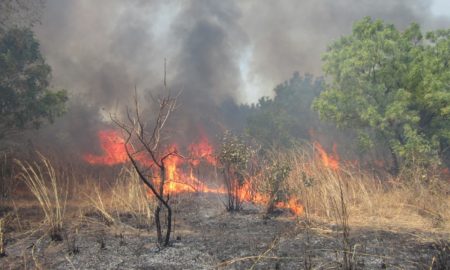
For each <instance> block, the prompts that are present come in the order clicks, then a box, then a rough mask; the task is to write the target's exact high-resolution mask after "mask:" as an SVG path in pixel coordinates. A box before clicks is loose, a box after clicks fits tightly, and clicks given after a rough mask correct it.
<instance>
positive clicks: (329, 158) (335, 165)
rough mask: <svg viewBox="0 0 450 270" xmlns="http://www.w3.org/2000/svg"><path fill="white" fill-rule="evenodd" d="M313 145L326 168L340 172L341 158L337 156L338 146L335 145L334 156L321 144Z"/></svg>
mask: <svg viewBox="0 0 450 270" xmlns="http://www.w3.org/2000/svg"><path fill="white" fill-rule="evenodd" d="M313 145H314V148H315V149H316V150H317V153H318V154H319V157H320V159H321V160H322V163H323V165H324V166H325V167H327V168H330V169H333V170H339V156H338V154H337V146H336V144H333V155H331V154H328V153H327V152H326V151H325V149H324V148H323V146H322V145H321V144H320V143H319V142H317V141H316V142H314V143H313Z"/></svg>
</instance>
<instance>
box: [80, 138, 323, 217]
mask: <svg viewBox="0 0 450 270" xmlns="http://www.w3.org/2000/svg"><path fill="white" fill-rule="evenodd" d="M98 138H99V140H100V146H101V148H102V152H103V153H102V155H93V154H86V155H84V156H83V159H84V160H85V161H86V162H88V163H89V164H93V165H108V166H112V165H117V164H124V163H126V162H128V156H127V153H126V150H125V140H124V139H123V137H122V136H121V135H120V133H118V132H117V131H114V130H102V131H99V132H98ZM176 148H177V147H176V145H172V146H170V147H169V148H168V149H170V151H171V152H176V151H175V149H176ZM188 150H189V152H190V156H191V158H190V159H189V164H190V165H191V167H190V171H189V173H184V172H183V170H182V169H180V168H183V165H184V164H185V163H186V160H185V159H184V158H182V157H181V156H178V155H176V154H173V155H170V156H168V157H167V158H166V159H165V160H164V167H165V177H166V181H165V185H164V190H165V193H166V194H177V193H183V192H203V193H216V194H227V190H226V188H225V187H217V188H212V187H209V186H208V185H206V184H205V183H204V181H201V180H200V179H198V178H197V177H196V176H195V175H194V172H193V167H197V166H198V165H199V164H200V162H201V161H204V162H206V163H207V164H209V165H212V166H217V159H216V158H215V156H214V148H213V146H212V145H211V144H210V143H209V140H208V138H207V137H205V136H202V137H201V139H200V140H199V142H198V143H193V144H191V145H190V146H189V147H188ZM324 153H326V152H324ZM136 159H137V160H138V161H139V162H141V163H142V164H143V165H144V166H149V165H150V164H151V162H150V159H149V158H148V157H146V156H145V155H143V154H138V155H137V157H136ZM185 167H186V166H184V168H185ZM154 169H155V170H157V168H154ZM155 175H159V172H157V171H155ZM153 181H154V183H155V184H156V185H158V183H160V181H161V178H160V176H158V177H155V178H154V179H153ZM252 182H253V181H250V179H249V180H247V181H245V182H244V184H243V185H242V187H241V188H240V190H239V195H238V196H239V199H240V200H241V201H246V202H253V203H257V204H267V203H268V202H269V199H270V198H269V197H268V196H267V195H264V194H261V193H258V192H256V191H255V188H254V187H253V186H252V184H251V183H252ZM147 193H148V195H149V196H152V195H153V194H152V192H151V191H150V190H148V191H147ZM276 206H277V207H278V208H285V209H289V210H290V211H291V212H292V213H293V214H295V215H301V214H302V213H303V205H302V204H301V203H299V202H298V200H297V199H296V198H293V197H292V198H290V199H289V200H288V202H286V203H278V204H277V205H276Z"/></svg>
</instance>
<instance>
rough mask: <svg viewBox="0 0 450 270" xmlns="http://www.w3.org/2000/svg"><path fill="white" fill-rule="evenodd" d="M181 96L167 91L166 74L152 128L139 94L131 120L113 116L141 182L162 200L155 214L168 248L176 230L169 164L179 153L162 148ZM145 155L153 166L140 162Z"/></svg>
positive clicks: (130, 114) (159, 237) (161, 241)
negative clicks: (163, 221) (163, 215)
mask: <svg viewBox="0 0 450 270" xmlns="http://www.w3.org/2000/svg"><path fill="white" fill-rule="evenodd" d="M180 93H181V92H180ZM180 93H178V94H177V95H175V96H173V95H172V93H171V91H170V89H168V87H167V83H166V71H165V70H164V93H163V95H161V96H160V97H158V98H153V100H154V101H155V103H156V104H157V105H158V106H159V111H158V112H157V113H156V114H155V118H154V121H153V122H152V126H151V127H148V126H147V125H146V124H145V123H146V121H145V120H144V116H143V115H142V111H141V110H140V107H139V102H138V97H137V92H136V91H135V96H134V108H133V110H131V111H130V110H129V109H127V111H126V114H127V119H126V120H124V121H123V120H120V119H119V118H118V117H116V116H111V119H112V120H113V121H114V122H115V123H116V124H117V126H119V127H120V128H121V129H122V130H123V131H124V132H125V133H126V135H127V139H126V142H125V150H126V152H127V155H128V158H129V160H130V161H131V164H132V165H133V167H134V169H135V170H136V172H137V174H138V175H139V178H140V179H141V181H142V182H143V183H144V184H145V185H146V186H147V187H148V188H149V189H150V190H151V192H152V194H153V195H154V196H155V197H156V199H157V200H158V205H157V206H156V208H155V212H154V219H155V224H156V233H157V238H158V243H160V244H163V245H164V246H167V245H169V242H170V235H171V230H172V208H171V206H170V204H169V199H170V196H169V194H168V193H167V192H165V191H164V187H165V184H166V181H167V175H166V169H167V168H166V161H167V159H168V158H170V157H172V156H178V153H177V150H176V149H163V148H162V136H163V134H162V133H163V130H164V127H165V125H166V123H167V120H168V119H169V116H170V115H171V114H172V112H173V111H175V109H176V107H177V98H178V96H179V95H180ZM142 155H144V156H146V157H148V158H149V159H151V164H143V163H146V162H142V161H139V157H140V156H141V157H142ZM163 208H164V209H165V210H166V212H167V216H166V224H165V227H166V232H165V237H164V238H163V231H162V227H161V211H162V210H163Z"/></svg>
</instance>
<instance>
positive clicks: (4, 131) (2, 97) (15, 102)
mask: <svg viewBox="0 0 450 270" xmlns="http://www.w3.org/2000/svg"><path fill="white" fill-rule="evenodd" d="M50 77H51V69H50V66H49V65H47V64H46V63H45V61H44V59H43V57H42V55H41V53H40V50H39V43H38V41H37V40H36V39H35V37H34V35H33V32H32V31H31V30H29V29H19V28H12V29H10V30H8V31H6V32H5V33H4V34H0V138H2V137H3V136H6V135H9V134H10V133H12V132H15V131H18V130H21V129H25V128H39V127H40V126H41V125H42V124H43V123H44V122H46V121H49V122H53V120H54V119H55V117H57V116H60V115H61V114H62V113H64V111H65V103H66V101H67V93H66V91H65V90H60V91H57V92H52V91H50V89H49V84H50Z"/></svg>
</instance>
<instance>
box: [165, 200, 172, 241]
mask: <svg viewBox="0 0 450 270" xmlns="http://www.w3.org/2000/svg"><path fill="white" fill-rule="evenodd" d="M166 208H167V231H166V239H165V241H164V246H168V245H169V241H170V233H171V231H172V208H171V207H170V206H169V205H168V204H167V205H166Z"/></svg>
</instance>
